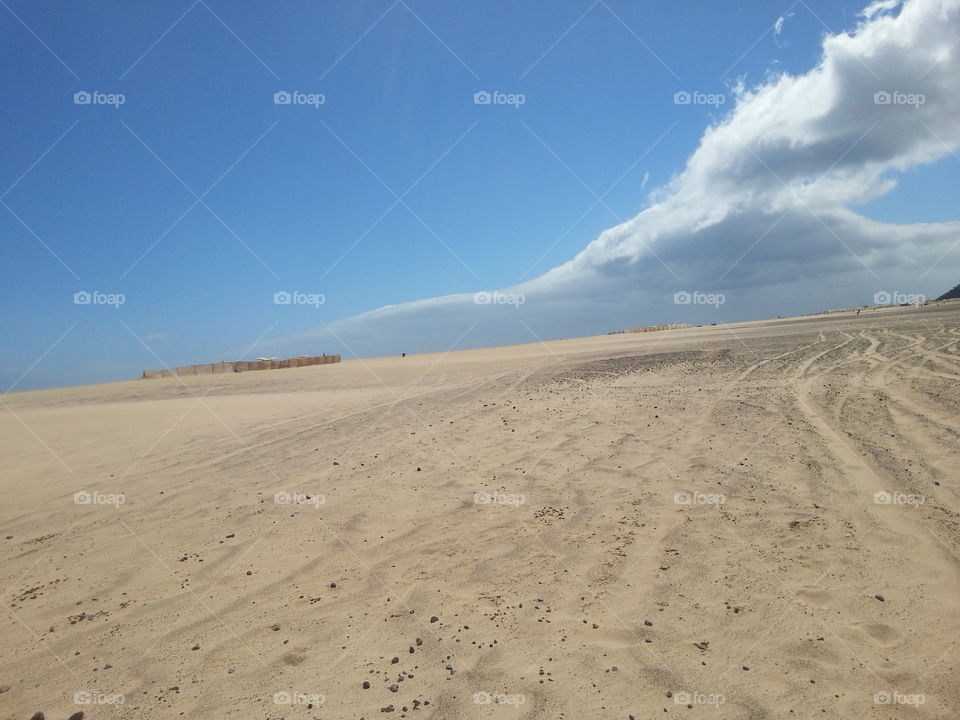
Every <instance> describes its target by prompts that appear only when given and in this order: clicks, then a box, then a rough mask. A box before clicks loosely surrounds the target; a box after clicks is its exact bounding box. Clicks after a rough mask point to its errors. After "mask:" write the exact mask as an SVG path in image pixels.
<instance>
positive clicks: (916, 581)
mask: <svg viewBox="0 0 960 720" xmlns="http://www.w3.org/2000/svg"><path fill="white" fill-rule="evenodd" d="M2 399H3V407H2V408H0V449H2V452H0V457H2V460H0V463H2V464H0V468H2V471H0V483H2V491H3V503H2V507H0V548H2V555H0V587H2V588H3V591H4V595H3V605H4V609H5V614H4V632H3V641H2V642H3V652H2V659H0V717H2V718H13V719H14V720H28V719H29V718H30V717H31V716H33V714H34V713H35V712H37V711H42V712H44V713H45V716H46V719H47V720H67V718H68V717H69V716H71V715H72V714H73V713H77V712H80V711H82V712H84V713H85V716H86V718H87V719H88V720H90V719H92V718H124V719H125V720H128V719H129V720H139V719H144V720H147V719H150V720H155V719H157V718H178V717H184V718H205V719H207V718H244V719H245V718H256V719H260V718H263V719H268V718H269V719H279V718H286V719H287V720H290V719H294V718H304V719H307V720H309V719H311V718H322V719H323V720H334V719H342V720H357V719H359V718H365V720H372V719H373V718H380V717H383V718H398V717H409V718H422V719H424V720H427V719H429V718H435V719H437V720H453V719H460V718H511V719H517V718H529V719H533V718H543V719H544V720H547V719H549V720H560V719H564V718H566V719H569V720H579V719H581V718H611V719H617V720H628V718H633V719H634V720H650V719H652V718H661V717H665V716H667V717H677V716H679V717H700V718H725V719H726V720H740V719H747V718H750V719H753V720H756V719H759V718H777V719H778V720H779V719H781V718H788V717H796V718H821V717H823V718H851V719H857V720H860V719H863V718H868V719H876V720H886V719H888V718H890V719H892V718H924V719H926V718H929V719H931V720H942V719H944V718H953V717H958V716H960V715H958V714H960V689H958V686H957V682H956V681H957V677H958V676H960V674H958V669H960V647H957V645H958V643H960V612H957V608H958V598H960V471H958V468H960V304H958V303H947V304H942V305H930V306H927V307H923V308H895V309H888V310H876V311H864V312H863V313H862V314H861V315H860V316H856V315H854V314H852V313H842V314H834V315H824V316H813V317H806V318H792V319H783V320H771V321H766V322H753V323H740V324H734V325H718V326H715V327H701V328H689V329H681V330H670V331H663V332H653V333H643V334H621V335H609V336H600V337H592V338H581V339H571V340H564V341H556V342H545V343H533V344H530V345H523V346H515V347H503V348H492V349H485V350H471V351H461V352H451V353H446V354H433V355H419V356H408V357H405V358H400V357H390V358H378V359H371V360H355V359H354V360H350V359H347V358H345V359H344V361H343V362H342V363H340V364H337V365H326V366H317V367H307V368H298V369H289V370H270V371H261V372H250V373H237V374H228V375H214V376H206V377H203V376H201V377H195V378H165V379H157V380H134V381H129V382H121V383H111V384H105V385H99V386H88V387H78V388H68V389H60V390H46V391H37V392H26V393H18V394H12V395H6V396H4V397H3V398H2ZM688 706H689V707H688Z"/></svg>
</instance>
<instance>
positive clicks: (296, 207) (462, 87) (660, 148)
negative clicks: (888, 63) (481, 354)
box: [0, 0, 960, 390]
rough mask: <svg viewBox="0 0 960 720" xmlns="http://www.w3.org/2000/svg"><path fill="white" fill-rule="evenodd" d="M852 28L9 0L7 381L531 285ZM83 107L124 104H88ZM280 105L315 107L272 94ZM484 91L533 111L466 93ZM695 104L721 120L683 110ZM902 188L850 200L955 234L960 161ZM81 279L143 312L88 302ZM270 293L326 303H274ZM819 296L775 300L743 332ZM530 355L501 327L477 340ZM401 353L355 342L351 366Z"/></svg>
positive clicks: (737, 16) (587, 321)
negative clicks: (738, 98) (740, 103)
mask: <svg viewBox="0 0 960 720" xmlns="http://www.w3.org/2000/svg"><path fill="white" fill-rule="evenodd" d="M860 10H862V4H856V3H851V4H845V3H836V2H824V1H822V0H807V2H799V3H798V2H770V1H769V0H763V1H761V0H756V1H749V2H747V1H745V2H740V3H715V2H689V3H685V4H684V8H683V10H682V11H681V10H679V9H678V7H677V5H676V4H675V3H672V2H660V1H653V2H643V3H639V2H625V1H624V0H603V2H596V3H593V4H591V2H589V1H588V0H585V1H583V2H572V1H571V2H567V1H566V0H562V1H559V2H558V1H555V0H554V1H551V2H549V3H547V2H543V3H516V2H499V1H493V2H484V3H456V4H452V3H441V2H434V1H430V2H425V1H423V0H404V1H403V2H391V1H390V0H384V1H379V2H316V1H313V2H302V3H298V2H289V3H254V2H232V3H226V2H221V1H219V0H202V1H201V0H198V1H197V2H192V1H191V0H183V1H182V2H181V1H178V0H171V1H169V2H164V3H140V2H137V3H130V2H92V3H83V4H72V5H69V6H64V5H63V4H62V3H53V2H45V1H39V0H35V1H33V2H26V1H25V0H5V6H4V8H0V33H2V35H0V37H2V43H0V53H2V67H3V70H2V74H0V83H2V85H3V87H2V93H3V97H4V99H5V102H4V103H3V104H2V106H0V127H2V129H3V136H2V137H3V139H2V147H3V163H2V164H0V173H2V175H0V193H2V200H3V205H2V206H0V236H2V238H3V249H2V253H3V284H2V289H0V293H2V301H3V308H4V311H3V313H2V317H0V336H2V337H3V338H4V340H5V343H4V345H5V352H4V360H3V361H2V363H0V365H2V367H0V383H2V388H3V389H6V388H7V387H10V386H11V385H12V384H14V383H16V385H15V389H17V390H23V389H29V388H36V387H48V386H55V385H64V384H78V383H84V382H98V381H104V380H112V379H122V378H127V377H134V376H136V375H138V374H139V372H140V370H141V369H143V368H154V367H159V366H161V365H162V364H167V365H171V366H172V365H179V364H189V363H194V362H207V361H211V360H214V361H215V360H220V359H235V358H236V357H238V356H239V354H240V353H241V352H243V350H245V349H247V348H250V347H251V345H252V344H253V343H254V342H255V341H257V340H258V339H260V338H264V342H266V341H267V340H269V339H270V338H290V337H297V336H298V334H299V333H304V332H306V331H309V330H310V328H313V327H316V326H317V325H318V324H321V323H322V324H329V323H332V322H334V321H337V320H341V319H343V318H348V317H351V316H354V315H357V314H360V313H365V312H367V311H371V310H374V309H376V308H380V307H382V306H386V305H397V304H400V303H406V302H410V301H417V300H421V299H424V298H431V297H436V296H446V295H450V294H455V293H473V292H476V291H478V290H484V289H489V288H507V287H511V286H515V285H517V284H519V283H522V282H524V281H530V280H532V279H534V278H536V277H537V276H539V275H541V274H542V273H545V272H547V271H549V270H550V269H551V268H554V267H556V266H558V265H561V264H563V263H566V262H567V261H569V260H570V259H571V258H573V257H574V256H576V255H577V254H578V253H580V252H581V251H582V250H583V249H584V248H585V247H586V246H587V245H588V244H590V243H591V242H592V241H594V240H595V239H596V238H597V237H598V236H599V235H600V234H601V233H602V232H603V231H604V230H606V229H608V228H611V227H613V226H616V225H619V224H620V223H622V222H624V221H627V220H629V219H630V218H633V217H634V216H636V215H637V214H638V213H640V212H641V211H643V210H644V209H645V208H647V207H648V206H650V204H651V202H652V201H651V198H650V196H649V193H650V192H651V191H653V190H655V189H656V188H662V187H663V186H665V185H666V184H667V183H668V182H670V181H671V179H672V178H675V177H676V176H677V175H678V174H679V173H681V171H682V170H683V169H684V166H685V163H686V162H687V160H688V158H689V157H690V156H691V154H692V153H693V152H694V151H695V150H696V149H697V147H698V145H699V144H700V142H701V138H702V137H703V136H704V132H705V130H706V129H707V128H708V127H709V126H710V125H711V124H714V123H718V122H720V121H721V120H722V119H723V118H724V117H725V116H726V115H727V114H728V113H729V112H730V111H731V109H732V106H733V103H734V91H733V89H732V86H733V84H734V83H736V82H737V81H738V79H739V80H741V81H743V82H744V83H745V84H746V85H747V86H755V85H757V84H760V83H764V82H766V81H768V80H769V79H770V78H771V77H774V76H776V75H777V74H778V73H787V74H797V75H799V74H803V73H806V72H808V71H809V70H810V69H811V68H812V67H814V66H815V65H816V64H817V63H818V61H819V59H820V57H821V55H822V53H823V47H822V45H821V42H822V39H823V37H824V36H825V35H829V34H834V33H838V32H840V31H841V30H844V29H850V28H852V27H853V26H854V25H855V24H856V22H857V17H856V14H857V13H858V12H859V11H860ZM779 18H783V21H782V23H780V24H779V25H780V27H779V30H776V29H775V28H776V26H777V25H778V19H779ZM84 91H85V92H90V93H92V92H94V91H98V92H100V93H104V94H118V93H119V94H122V95H123V98H124V101H123V104H122V105H119V106H112V105H109V104H105V105H96V104H76V103H75V102H74V95H75V93H77V92H84ZM279 91H288V92H293V91H299V92H300V93H312V94H322V95H323V98H324V102H323V103H322V104H316V105H309V104H303V105H294V104H290V105H284V104H275V102H274V94H275V93H277V92H279ZM479 91H489V92H493V91H500V92H502V93H508V94H510V93H512V94H522V96H523V99H524V102H523V104H522V105H520V106H519V107H516V106H512V105H492V104H491V105H478V104H475V103H474V94H475V93H477V92H479ZM680 91H688V92H701V93H705V94H709V93H712V94H724V96H725V102H724V104H723V105H720V106H719V107H713V106H710V105H682V104H679V105H678V104H675V102H674V95H675V93H677V92H680ZM946 144H947V145H952V139H951V138H947V139H946ZM897 179H898V182H899V186H898V187H897V188H896V189H894V190H892V191H890V192H887V193H885V194H883V195H882V196H880V197H875V198H869V199H864V200H863V201H862V202H858V203H852V206H853V207H854V208H855V210H856V211H857V212H858V213H861V214H862V215H863V216H865V217H867V218H872V219H875V220H879V221H881V222H883V223H920V222H937V223H944V222H948V221H954V220H956V219H957V218H956V209H957V202H956V188H957V186H958V183H957V181H958V179H960V160H958V159H957V157H956V156H955V155H952V154H950V153H949V152H944V153H942V154H941V156H940V157H935V158H932V159H928V160H925V161H923V162H918V163H914V164H912V165H911V166H910V167H904V168H902V172H898V173H897ZM598 197H600V198H601V200H600V201H598ZM198 198H201V200H199V201H198ZM731 252H733V253H734V258H733V259H735V255H736V252H735V251H734V250H731ZM948 261H949V262H952V263H953V264H952V265H951V266H947V265H948V263H947V262H946V261H945V262H944V263H942V264H941V269H943V268H944V267H946V270H948V271H949V270H950V267H952V268H953V271H955V270H956V269H957V262H956V257H955V254H954V255H953V256H950V257H949V258H948ZM796 262H797V263H798V268H799V267H800V266H801V265H802V263H803V259H797V260H796ZM950 272H952V271H949V272H945V274H944V275H943V278H946V277H948V276H949V277H952V275H950ZM813 274H814V275H815V274H816V271H813ZM955 274H956V273H955ZM935 278H936V282H934V279H935ZM924 280H925V282H926V284H925V283H924V282H920V281H917V282H915V283H913V285H911V286H910V287H916V288H919V290H918V291H922V292H927V293H928V294H938V293H939V292H942V291H944V290H946V289H947V288H948V287H950V286H952V285H953V284H955V282H957V281H958V279H954V280H953V281H952V282H949V283H948V284H947V285H946V287H940V286H939V285H938V284H937V283H941V282H942V280H941V279H940V278H939V276H937V275H935V274H934V275H926V276H924ZM640 282H642V278H641V280H640ZM878 282H880V281H879V278H877V279H876V280H875V281H870V282H867V283H866V285H865V287H867V288H870V287H885V286H882V285H877V283H878ZM871 283H872V284H871ZM927 284H929V285H930V287H927V286H926V285H927ZM921 286H922V287H921ZM684 287H686V286H684ZM81 290H86V291H91V292H92V291H99V292H102V293H120V294H123V296H124V297H125V302H124V303H123V304H122V305H121V306H119V307H117V308H115V307H111V306H109V305H101V306H93V305H77V304H75V303H74V293H76V292H77V291H81ZM278 290H288V291H293V290H299V291H301V292H305V293H322V294H323V295H324V297H325V303H324V304H323V305H321V306H319V307H313V306H309V305H307V306H296V307H294V306H290V307H285V306H277V305H275V304H274V303H273V300H272V298H273V294H274V293H275V292H277V291H278ZM858 292H859V291H858ZM772 297H776V294H774V295H773V296H772ZM845 300H848V301H849V302H850V303H851V304H863V303H866V302H869V301H870V298H869V297H865V296H863V293H862V292H861V293H860V295H857V297H852V296H851V297H849V298H848V297H845V296H838V297H837V301H838V302H840V301H845ZM820 302H821V299H820V298H819V297H816V296H815V294H808V295H807V297H806V300H804V296H803V295H796V294H794V295H784V296H783V302H782V303H781V304H780V305H779V306H776V307H769V306H767V307H764V308H763V311H760V312H759V314H758V313H757V312H754V313H752V314H753V315H755V316H759V317H763V316H766V315H777V314H790V313H799V312H810V311H815V310H819V309H822V307H821V306H820V304H819V303H820ZM729 313H733V314H736V313H741V314H744V313H746V314H751V313H749V312H746V311H745V310H744V309H743V307H742V306H741V307H739V308H738V307H737V306H736V305H735V304H732V305H731V307H730V308H729ZM632 317H636V322H635V323H633V324H636V325H641V324H648V323H657V322H660V321H670V320H673V319H675V318H672V317H671V318H662V317H659V316H658V312H657V311H655V309H654V308H653V307H652V306H648V305H645V304H643V303H639V304H637V305H636V306H634V307H633V308H632V309H631V311H630V313H629V317H626V318H624V317H610V318H609V320H608V319H607V318H605V317H604V316H603V314H602V312H593V313H592V314H590V315H589V316H587V315H585V316H584V317H583V318H580V319H579V320H578V321H577V322H576V323H572V324H571V325H570V326H569V327H564V326H563V325H562V323H561V324H556V323H554V324H553V325H544V327H543V331H542V332H539V331H538V336H539V335H543V336H564V335H572V334H578V333H580V332H596V333H600V332H605V331H607V330H613V329H618V328H619V327H622V324H618V323H619V322H620V321H621V320H624V321H625V322H628V321H629V319H630V318H632ZM723 318H726V319H729V318H727V316H723ZM628 324H629V322H628ZM371 332H373V331H372V330H371ZM457 337H459V335H457ZM518 339H520V338H518V337H516V336H515V335H512V334H510V333H504V334H503V337H500V336H498V335H497V333H496V331H495V330H493V331H491V333H488V334H486V335H482V336H478V337H476V338H474V339H473V341H472V342H471V341H470V340H469V339H468V340H466V341H465V342H463V343H462V346H464V347H469V346H472V345H476V344H485V343H487V342H497V341H503V342H509V341H516V340H518ZM527 339H528V340H530V341H532V340H534V339H536V337H529V338H527ZM438 342H439V341H437V340H434V339H429V338H424V339H423V340H422V341H418V339H417V337H416V335H415V334H414V335H411V337H410V339H409V342H408V345H407V346H406V347H405V348H404V349H405V350H407V351H408V352H418V351H427V350H438V349H445V348H446V347H448V346H449V345H448V344H447V343H446V342H445V341H444V342H440V345H439V346H438V344H437V343H438ZM301 345H302V347H301V346H300V345H298V344H297V343H296V342H293V343H287V344H285V345H278V346H276V347H279V348H280V350H289V351H290V352H291V354H300V353H303V354H313V353H318V352H323V351H327V352H337V351H341V350H342V348H340V347H337V343H336V342H334V338H331V337H329V336H328V337H327V338H326V340H325V341H323V342H321V341H320V340H316V341H314V340H311V341H309V342H304V343H301ZM321 345H323V346H321ZM148 347H149V350H148ZM262 347H263V348H264V349H268V348H269V343H267V344H264V345H262ZM357 347H360V346H359V345H358V346H357ZM397 350H398V348H395V347H391V346H389V343H387V344H382V345H377V344H376V343H363V344H362V352H361V354H366V353H374V354H377V353H392V352H394V351H397ZM260 351H261V345H257V346H255V347H252V348H251V349H250V354H251V355H256V354H259V352H260ZM154 353H155V355H156V356H155V355H154ZM348 354H349V353H348ZM25 373H26V374H25Z"/></svg>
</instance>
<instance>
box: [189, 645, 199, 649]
mask: <svg viewBox="0 0 960 720" xmlns="http://www.w3.org/2000/svg"><path fill="white" fill-rule="evenodd" d="M190 649H191V650H199V649H200V646H199V645H194V646H193V647H192V648H190Z"/></svg>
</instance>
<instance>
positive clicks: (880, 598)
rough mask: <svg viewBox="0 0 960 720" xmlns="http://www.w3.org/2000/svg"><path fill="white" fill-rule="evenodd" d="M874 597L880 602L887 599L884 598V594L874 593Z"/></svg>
mask: <svg viewBox="0 0 960 720" xmlns="http://www.w3.org/2000/svg"><path fill="white" fill-rule="evenodd" d="M874 597H875V598H876V599H877V600H879V601H880V602H885V599H884V597H883V595H874Z"/></svg>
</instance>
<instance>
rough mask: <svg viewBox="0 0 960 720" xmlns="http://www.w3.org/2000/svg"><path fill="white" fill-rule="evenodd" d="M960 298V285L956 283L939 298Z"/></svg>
mask: <svg viewBox="0 0 960 720" xmlns="http://www.w3.org/2000/svg"><path fill="white" fill-rule="evenodd" d="M957 299H960V285H954V286H953V288H951V289H950V290H947V291H946V292H945V293H944V294H943V295H941V296H940V297H938V298H937V300H957Z"/></svg>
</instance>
